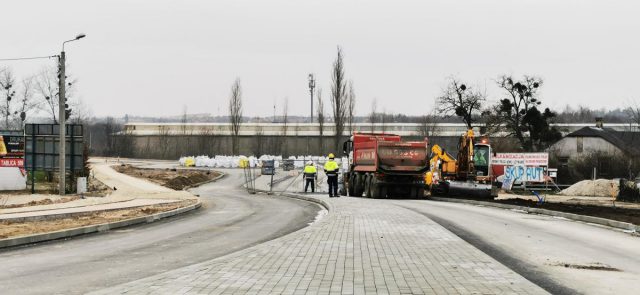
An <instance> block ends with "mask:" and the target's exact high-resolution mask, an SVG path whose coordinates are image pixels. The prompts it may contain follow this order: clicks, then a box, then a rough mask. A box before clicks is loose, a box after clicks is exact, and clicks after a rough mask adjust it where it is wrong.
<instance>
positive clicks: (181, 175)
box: [113, 164, 220, 190]
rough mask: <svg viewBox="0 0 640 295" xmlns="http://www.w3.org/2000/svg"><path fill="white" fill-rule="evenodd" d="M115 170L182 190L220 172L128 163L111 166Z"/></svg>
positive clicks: (207, 179)
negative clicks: (146, 167) (144, 166)
mask: <svg viewBox="0 0 640 295" xmlns="http://www.w3.org/2000/svg"><path fill="white" fill-rule="evenodd" d="M113 168H114V169H115V170H116V171H118V172H120V173H124V174H127V175H130V176H134V177H139V178H144V179H148V180H150V181H152V182H155V183H157V184H159V185H162V186H164V187H168V188H170V189H174V190H183V189H185V188H186V187H190V186H197V185H199V184H202V183H205V182H207V181H210V180H212V179H214V178H216V177H218V176H220V172H216V171H206V170H192V169H145V168H137V167H133V166H131V165H128V164H122V165H120V166H115V167H113Z"/></svg>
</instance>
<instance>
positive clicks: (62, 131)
mask: <svg viewBox="0 0 640 295" xmlns="http://www.w3.org/2000/svg"><path fill="white" fill-rule="evenodd" d="M58 61H59V62H58V66H59V70H58V75H59V78H58V82H59V83H60V84H59V85H58V99H59V100H58V111H59V112H58V122H59V124H60V125H59V126H60V127H59V128H58V134H59V143H58V153H59V154H58V159H59V163H58V164H59V165H60V166H59V168H58V170H59V173H60V175H59V181H58V190H59V192H60V195H61V196H63V195H64V194H65V188H66V183H65V182H66V180H67V172H66V159H65V156H66V141H67V138H66V137H67V136H66V133H67V132H66V131H67V130H66V125H65V123H66V121H67V118H66V112H65V107H64V105H65V103H66V100H67V99H66V96H65V90H66V88H67V87H66V85H67V83H66V79H65V78H66V77H65V74H66V73H65V61H66V57H65V54H64V43H62V52H60V57H59V58H58Z"/></svg>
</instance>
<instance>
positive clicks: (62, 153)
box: [58, 34, 86, 196]
mask: <svg viewBox="0 0 640 295" xmlns="http://www.w3.org/2000/svg"><path fill="white" fill-rule="evenodd" d="M85 36H86V35H85V34H79V35H77V36H76V37H75V38H74V39H71V40H67V41H64V42H62V52H60V56H59V60H58V62H59V63H58V67H59V71H58V75H59V78H58V82H59V85H58V99H59V100H58V111H59V112H58V122H59V128H58V133H59V135H60V137H59V140H60V142H59V144H58V160H59V163H58V164H59V165H60V166H59V173H60V175H59V176H58V177H59V181H58V190H59V193H60V195H61V196H62V195H64V194H65V189H66V183H65V182H66V180H67V179H66V175H67V172H66V143H67V142H66V140H67V139H66V133H67V132H66V131H67V130H66V121H67V118H66V116H67V112H66V103H67V98H66V96H65V92H66V88H67V87H66V85H67V83H66V78H67V77H66V76H65V75H66V72H65V63H66V56H65V53H64V45H65V44H66V43H67V42H71V41H76V40H80V39H82V38H84V37H85ZM72 156H73V155H72ZM71 169H73V167H71Z"/></svg>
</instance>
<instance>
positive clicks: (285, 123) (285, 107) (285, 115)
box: [280, 97, 289, 155]
mask: <svg viewBox="0 0 640 295" xmlns="http://www.w3.org/2000/svg"><path fill="white" fill-rule="evenodd" d="M288 128H289V98H288V97H285V98H284V102H283V103H282V139H283V141H284V139H285V138H286V136H287V131H288ZM287 148H288V146H287V145H286V144H283V145H282V146H281V150H280V152H281V153H282V155H288V151H287Z"/></svg>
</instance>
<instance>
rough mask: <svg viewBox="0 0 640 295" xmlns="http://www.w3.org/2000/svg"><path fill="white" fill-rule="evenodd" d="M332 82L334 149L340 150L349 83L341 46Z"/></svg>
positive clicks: (334, 66)
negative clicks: (345, 73) (345, 72)
mask: <svg viewBox="0 0 640 295" xmlns="http://www.w3.org/2000/svg"><path fill="white" fill-rule="evenodd" d="M331 80H332V82H333V83H332V85H331V108H332V109H333V122H334V124H335V134H334V136H335V137H334V146H333V148H334V149H336V150H339V149H340V147H339V145H340V140H341V138H342V134H343V132H344V123H345V117H346V111H347V83H346V79H345V75H344V61H343V54H342V48H340V46H338V55H337V56H336V60H335V61H334V62H333V69H332V71H331Z"/></svg>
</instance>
